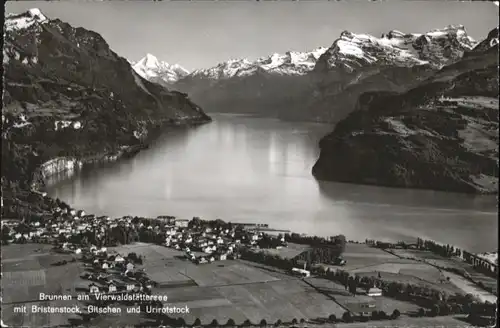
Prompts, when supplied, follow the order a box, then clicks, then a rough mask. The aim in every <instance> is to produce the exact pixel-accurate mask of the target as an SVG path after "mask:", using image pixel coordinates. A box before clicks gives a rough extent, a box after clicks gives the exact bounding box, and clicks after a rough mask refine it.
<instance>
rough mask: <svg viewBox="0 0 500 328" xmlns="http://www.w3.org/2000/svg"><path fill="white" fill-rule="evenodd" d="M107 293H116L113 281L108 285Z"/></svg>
mask: <svg viewBox="0 0 500 328" xmlns="http://www.w3.org/2000/svg"><path fill="white" fill-rule="evenodd" d="M108 293H116V286H115V284H113V283H110V284H109V285H108Z"/></svg>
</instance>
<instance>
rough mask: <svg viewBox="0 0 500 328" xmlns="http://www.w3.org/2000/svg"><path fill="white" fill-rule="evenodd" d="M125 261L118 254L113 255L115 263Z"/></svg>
mask: <svg viewBox="0 0 500 328" xmlns="http://www.w3.org/2000/svg"><path fill="white" fill-rule="evenodd" d="M123 262H125V259H124V258H123V257H121V256H120V255H116V257H115V263H123Z"/></svg>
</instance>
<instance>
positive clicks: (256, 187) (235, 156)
mask: <svg viewBox="0 0 500 328" xmlns="http://www.w3.org/2000/svg"><path fill="white" fill-rule="evenodd" d="M212 117H213V119H214V121H213V122H211V123H209V124H205V125H202V126H198V127H194V128H186V129H178V130H173V131H169V132H168V133H165V134H164V135H163V136H161V137H160V138H159V139H158V140H157V141H156V142H155V143H154V144H153V145H152V146H151V147H150V148H149V149H147V150H144V151H142V152H140V153H139V154H138V155H137V156H136V157H134V158H132V159H128V160H122V161H119V162H117V163H113V164H102V165H99V166H97V167H91V168H84V169H83V170H82V171H79V172H77V173H76V174H73V175H71V176H68V174H67V173H65V174H60V175H57V176H54V177H53V178H51V181H49V184H48V188H47V191H48V193H49V195H50V196H53V197H58V198H60V199H61V200H64V201H66V202H68V203H69V204H71V205H72V206H74V207H76V208H79V209H84V210H85V211H87V212H88V213H95V214H98V215H109V216H124V215H133V216H136V215H137V216H145V217H156V216H158V215H174V216H177V217H180V218H192V217H193V216H199V217H201V218H202V219H216V218H220V219H222V220H225V221H231V222H255V223H268V224H269V225H270V227H272V228H280V229H287V230H291V231H294V232H300V233H307V234H315V235H321V236H330V235H336V234H341V233H342V234H344V235H346V237H347V239H352V240H365V238H370V239H378V240H394V241H397V240H414V239H415V238H416V237H423V238H428V239H433V240H436V241H439V242H443V243H449V244H452V245H456V246H459V247H462V248H463V249H466V250H469V251H472V252H485V251H493V250H496V249H497V248H498V242H497V230H498V218H497V207H496V203H497V202H496V198H495V197H494V196H493V197H491V196H471V195H463V194H456V193H445V192H436V191H424V190H412V189H392V188H383V187H374V186H363V185H352V184H343V183H335V182H319V181H316V180H315V179H314V177H313V176H312V174H311V168H312V166H313V165H314V162H315V161H316V159H317V157H318V155H319V148H318V141H319V139H320V138H321V137H322V136H324V135H325V134H327V133H328V132H330V131H331V130H332V127H331V126H329V125H325V124H316V123H304V122H283V121H279V120H276V119H270V118H257V117H249V116H242V115H232V114H215V115H214V114H212ZM338 156H342V154H338Z"/></svg>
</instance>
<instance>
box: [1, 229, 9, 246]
mask: <svg viewBox="0 0 500 328" xmlns="http://www.w3.org/2000/svg"><path fill="white" fill-rule="evenodd" d="M9 233H10V228H9V227H8V226H6V225H4V226H2V244H4V245H5V244H7V240H9V239H10V236H9Z"/></svg>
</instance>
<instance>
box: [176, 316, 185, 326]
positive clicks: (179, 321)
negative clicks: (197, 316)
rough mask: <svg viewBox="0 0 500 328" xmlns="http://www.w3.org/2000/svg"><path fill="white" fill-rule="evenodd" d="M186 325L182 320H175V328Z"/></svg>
mask: <svg viewBox="0 0 500 328" xmlns="http://www.w3.org/2000/svg"><path fill="white" fill-rule="evenodd" d="M185 325H186V321H185V320H184V319H183V318H177V326H178V327H184V326H185Z"/></svg>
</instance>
